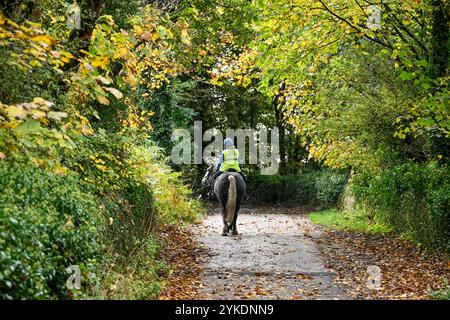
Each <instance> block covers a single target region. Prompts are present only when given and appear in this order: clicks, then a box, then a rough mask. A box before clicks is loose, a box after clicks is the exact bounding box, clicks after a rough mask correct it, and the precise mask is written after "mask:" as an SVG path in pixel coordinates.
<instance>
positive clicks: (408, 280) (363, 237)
mask: <svg viewBox="0 0 450 320" xmlns="http://www.w3.org/2000/svg"><path fill="white" fill-rule="evenodd" d="M315 241H316V243H317V244H318V246H319V248H320V250H321V252H322V254H323V256H324V257H325V258H326V260H327V267H330V268H332V269H334V270H335V271H336V272H337V273H338V276H337V277H336V279H335V281H336V282H337V283H339V284H340V285H342V286H343V287H344V288H345V289H346V291H347V294H348V296H349V297H350V298H353V299H428V298H429V297H430V294H431V293H433V292H434V291H437V290H441V289H444V288H445V286H446V285H448V283H449V280H450V268H449V262H448V260H447V258H446V257H444V256H442V255H439V254H436V253H434V254H432V253H430V252H426V251H425V250H422V249H419V248H417V247H416V246H414V245H413V244H411V243H409V242H407V241H404V240H401V239H399V238H397V237H396V236H395V235H393V234H390V235H385V236H382V235H369V234H363V233H349V232H344V231H330V230H328V231H327V232H323V236H322V238H320V239H316V240H315ZM369 266H378V267H379V268H380V270H381V288H380V289H379V290H373V289H369V288H368V286H367V279H368V278H369V274H368V267H369Z"/></svg>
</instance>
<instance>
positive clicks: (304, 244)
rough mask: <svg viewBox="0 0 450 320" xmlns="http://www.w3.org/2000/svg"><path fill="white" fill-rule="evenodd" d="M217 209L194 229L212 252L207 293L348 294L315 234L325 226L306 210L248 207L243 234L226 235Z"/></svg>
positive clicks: (246, 295)
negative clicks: (289, 211)
mask: <svg viewBox="0 0 450 320" xmlns="http://www.w3.org/2000/svg"><path fill="white" fill-rule="evenodd" d="M221 227H222V222H221V215H220V214H219V212H218V210H217V209H216V210H211V211H210V212H209V213H208V215H206V216H205V217H204V218H203V220H202V222H201V223H200V224H199V225H198V228H197V229H196V231H194V235H195V239H196V240H197V241H198V243H199V244H200V245H201V246H203V247H204V248H205V249H206V250H207V251H208V252H209V255H208V258H207V259H206V260H205V261H204V266H203V272H202V274H201V280H202V281H201V282H202V286H201V289H200V295H201V296H202V297H204V298H206V299H343V298H344V299H345V297H346V296H345V293H344V292H343V291H342V289H340V288H339V287H338V286H337V285H336V284H334V283H333V281H332V280H333V276H334V273H333V272H332V271H331V270H329V269H327V268H325V266H324V261H323V260H322V258H321V256H320V254H319V251H318V249H317V247H316V245H315V243H314V242H313V241H312V239H311V238H312V237H319V236H320V231H319V230H318V228H317V227H315V226H314V225H312V224H311V223H310V222H309V220H308V219H307V218H306V216H305V215H303V214H295V213H294V214H280V213H267V214H264V213H261V212H258V210H257V209H246V208H243V209H242V210H241V213H240V215H239V218H238V231H239V232H240V234H239V235H238V236H227V237H224V236H221V235H220V231H221Z"/></svg>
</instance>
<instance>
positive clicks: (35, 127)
mask: <svg viewBox="0 0 450 320" xmlns="http://www.w3.org/2000/svg"><path fill="white" fill-rule="evenodd" d="M40 126H41V124H40V122H39V121H37V120H34V119H28V120H26V121H25V122H23V123H22V124H20V125H19V126H18V127H16V128H14V129H13V132H14V133H15V134H16V135H18V136H24V135H28V134H30V133H36V132H38V131H39V129H40Z"/></svg>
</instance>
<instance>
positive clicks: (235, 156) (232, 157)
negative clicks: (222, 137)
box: [220, 149, 241, 172]
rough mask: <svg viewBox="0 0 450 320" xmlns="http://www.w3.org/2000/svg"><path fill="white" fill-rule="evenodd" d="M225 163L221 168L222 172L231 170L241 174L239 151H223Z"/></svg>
mask: <svg viewBox="0 0 450 320" xmlns="http://www.w3.org/2000/svg"><path fill="white" fill-rule="evenodd" d="M222 154H223V163H222V165H221V166H220V171H222V172H226V171H228V170H229V169H234V170H236V172H241V168H240V167H239V150H238V149H225V150H223V153H222Z"/></svg>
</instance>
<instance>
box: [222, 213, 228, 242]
mask: <svg viewBox="0 0 450 320" xmlns="http://www.w3.org/2000/svg"><path fill="white" fill-rule="evenodd" d="M226 216H227V211H226V209H225V207H222V220H223V230H222V235H223V236H227V235H228V231H229V227H228V223H227V222H226V221H225V218H226Z"/></svg>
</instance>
